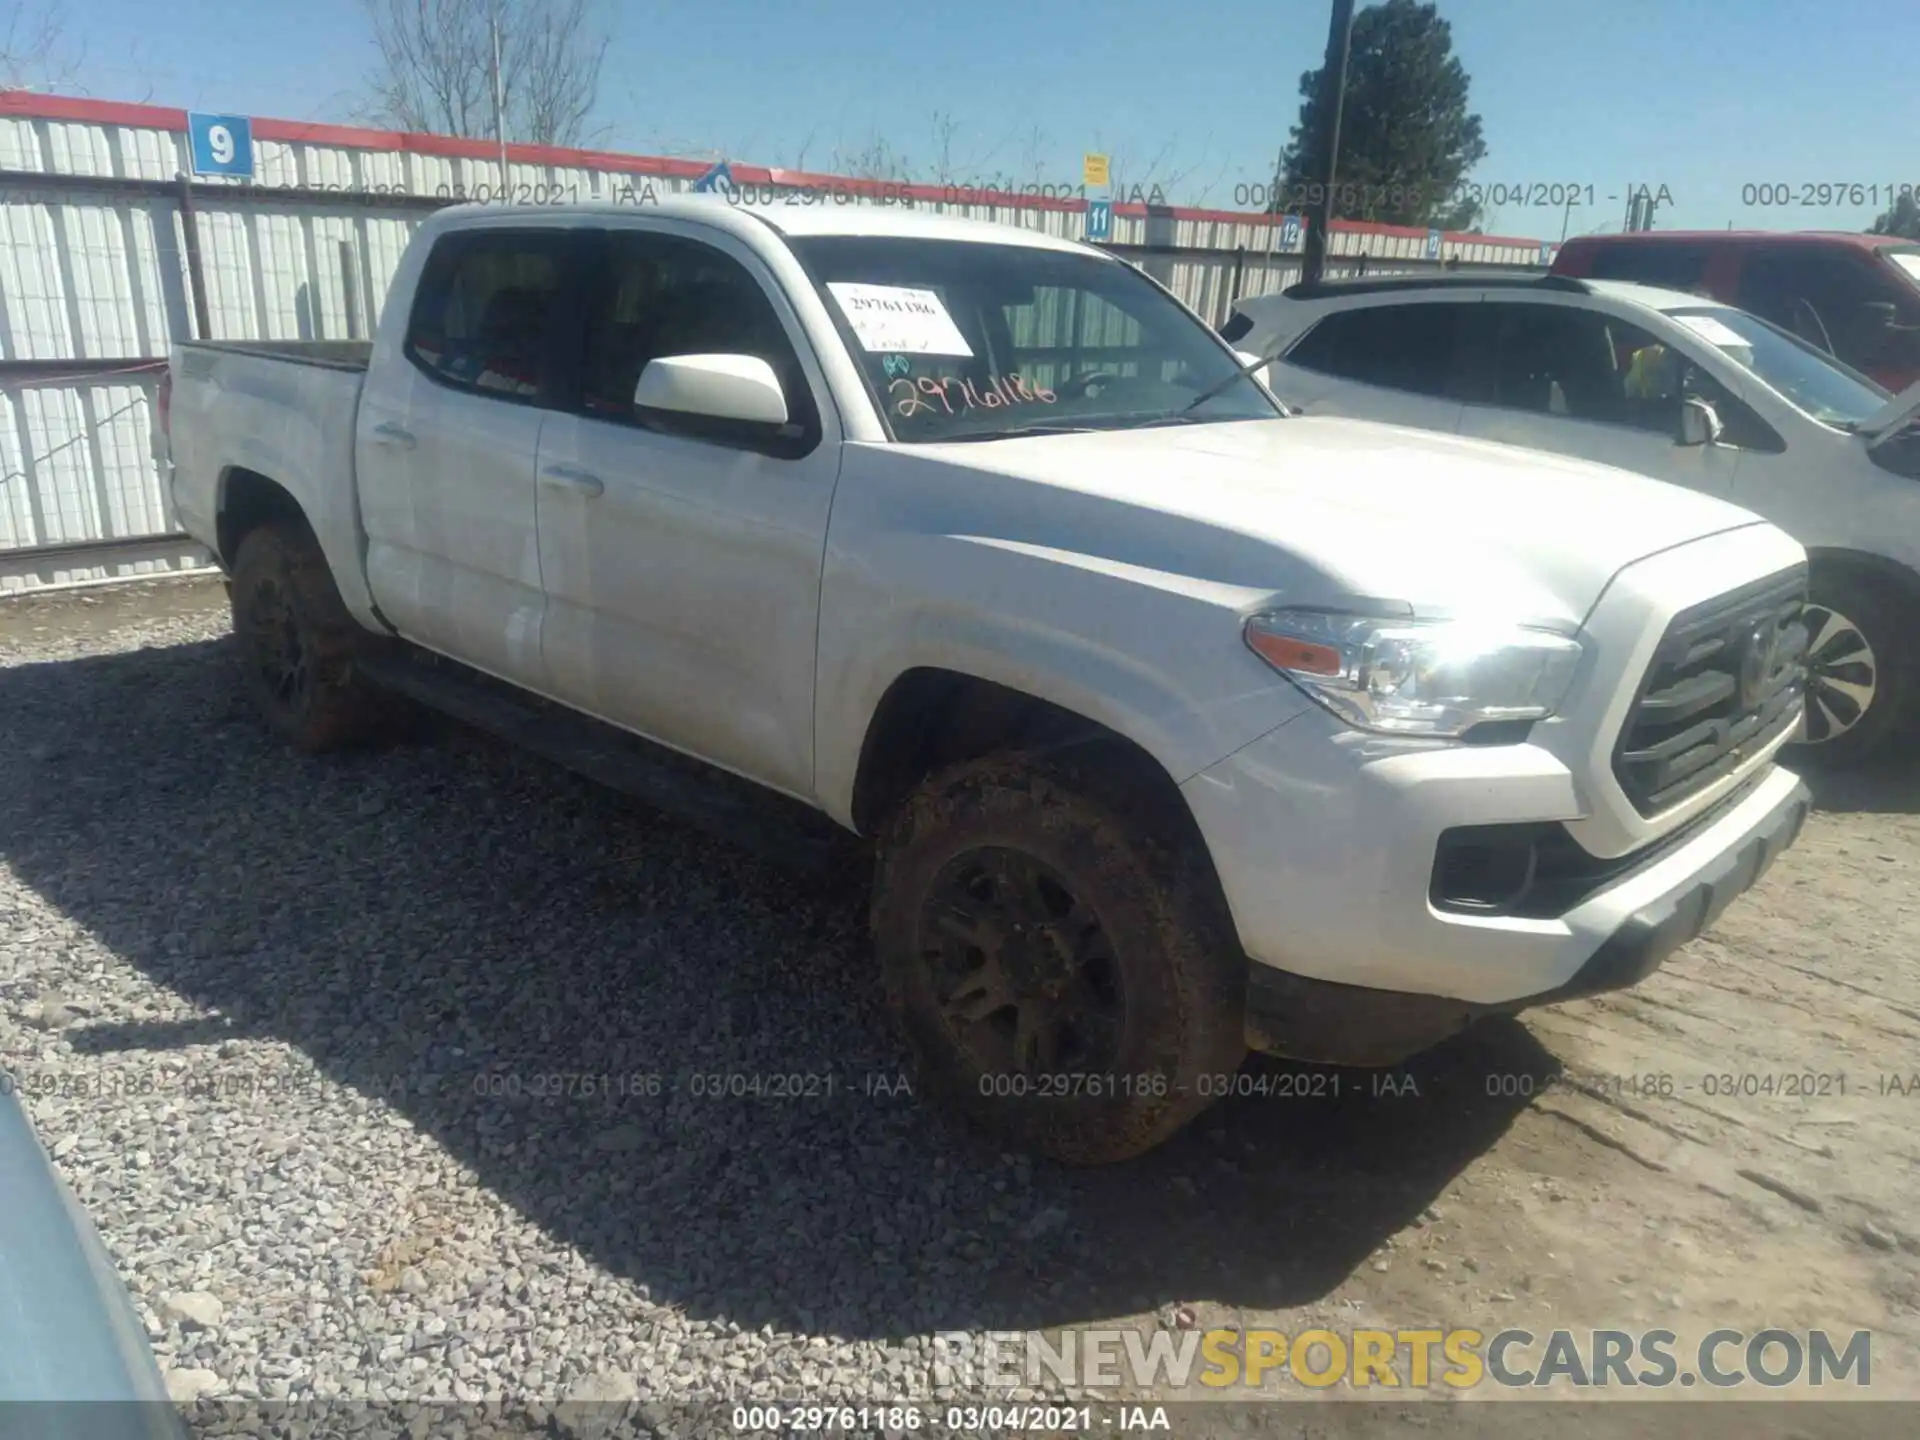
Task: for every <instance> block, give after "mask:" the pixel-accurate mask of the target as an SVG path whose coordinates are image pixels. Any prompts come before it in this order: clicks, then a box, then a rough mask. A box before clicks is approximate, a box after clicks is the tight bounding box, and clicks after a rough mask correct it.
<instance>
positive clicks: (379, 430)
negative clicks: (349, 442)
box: [372, 420, 413, 450]
mask: <svg viewBox="0 0 1920 1440" xmlns="http://www.w3.org/2000/svg"><path fill="white" fill-rule="evenodd" d="M372 434H373V443H374V444H376V445H391V446H394V447H395V448H396V449H400V450H411V449H412V448H413V432H412V431H411V430H409V429H407V428H406V427H405V426H404V425H396V424H394V423H393V422H392V421H391V420H383V421H381V423H380V424H378V425H376V426H374V427H373V431H372Z"/></svg>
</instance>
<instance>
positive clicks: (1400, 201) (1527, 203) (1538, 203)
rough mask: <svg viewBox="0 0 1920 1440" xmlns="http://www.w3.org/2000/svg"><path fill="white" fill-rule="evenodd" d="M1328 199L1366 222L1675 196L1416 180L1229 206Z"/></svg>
mask: <svg viewBox="0 0 1920 1440" xmlns="http://www.w3.org/2000/svg"><path fill="white" fill-rule="evenodd" d="M1329 194H1331V195H1332V197H1333V203H1334V206H1335V208H1336V209H1338V210H1341V211H1344V212H1349V213H1351V214H1352V216H1353V218H1356V219H1365V218H1367V216H1368V213H1369V212H1371V211H1374V210H1377V209H1396V208H1401V207H1414V208H1424V207H1427V206H1448V205H1459V204H1463V203H1466V202H1471V203H1473V204H1475V205H1480V206H1489V207H1493V208H1496V209H1497V208H1500V207H1502V206H1508V205H1518V206H1523V207H1542V208H1549V207H1550V208H1553V209H1565V208H1569V207H1578V206H1582V205H1598V204H1612V203H1614V202H1616V201H1620V200H1625V199H1629V198H1638V197H1645V198H1646V199H1649V200H1651V201H1653V203H1654V204H1655V205H1669V204H1672V203H1673V192H1672V191H1671V190H1669V189H1668V188H1667V187H1666V186H1665V185H1663V184H1656V183H1653V182H1649V181H1645V180H1635V181H1632V182H1629V183H1627V184H1620V183H1611V184H1601V183H1597V182H1594V181H1590V180H1511V181H1493V182H1483V181H1479V180H1458V181H1454V182H1453V183H1451V184H1447V185H1425V184H1422V183H1421V182H1419V181H1417V180H1413V181H1396V182H1392V183H1380V184H1374V183H1372V182H1362V181H1343V182H1335V184H1334V185H1333V186H1332V188H1331V190H1329V188H1328V187H1327V186H1326V185H1323V184H1320V183H1318V182H1313V183H1303V184H1297V185H1288V184H1284V183H1282V184H1275V183H1273V182H1271V181H1265V180H1256V181H1252V182H1249V183H1243V184H1239V185H1236V186H1234V187H1233V203H1234V204H1235V205H1236V206H1238V207H1240V208H1242V209H1254V210H1267V211H1274V212H1282V211H1284V212H1300V211H1306V210H1311V209H1313V208H1314V207H1316V206H1318V205H1320V204H1321V203H1322V202H1323V201H1324V200H1325V199H1326V198H1327V196H1328V195H1329Z"/></svg>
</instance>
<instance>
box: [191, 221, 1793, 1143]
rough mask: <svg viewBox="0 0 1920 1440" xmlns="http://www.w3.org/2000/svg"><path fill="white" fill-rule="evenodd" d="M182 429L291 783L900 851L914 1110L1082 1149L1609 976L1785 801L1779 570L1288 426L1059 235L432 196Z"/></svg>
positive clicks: (895, 897)
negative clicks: (457, 781) (376, 254)
mask: <svg viewBox="0 0 1920 1440" xmlns="http://www.w3.org/2000/svg"><path fill="white" fill-rule="evenodd" d="M159 409H160V413H161V421H160V424H161V431H162V435H163V443H164V448H165V450H166V452H167V454H168V456H169V459H170V464H171V466H172V471H171V475H172V478H171V486H172V494H173V499H174V504H175V507H176V509H177V512H178V514H179V515H180V517H181V519H182V520H183V522H184V523H185V525H186V528H187V529H188V530H189V531H190V532H191V533H192V534H193V535H194V536H195V537H196V538H198V539H199V540H201V541H202V542H204V543H205V544H206V545H208V546H209V547H211V548H212V550H213V552H214V553H215V554H216V555H217V556H218V557H219V561H220V564H221V565H222V566H223V567H224V568H225V570H226V572H227V574H228V576H229V579H230V583H231V591H232V603H233V618H234V630H235V633H236V637H237V643H238V645H239V647H240V651H241V654H242V655H243V657H244V661H245V673H246V675H247V677H248V683H249V684H250V687H251V690H252V695H253V699H254V700H255V702H256V703H257V704H258V706H259V708H260V710H261V711H262V713H263V714H264V716H265V718H266V720H267V721H268V722H269V723H270V724H271V725H272V726H273V727H274V728H275V729H276V730H277V731H279V732H280V733H281V734H282V735H284V736H285V737H286V739H287V740H288V741H290V742H291V743H292V744H294V745H295V746H298V747H300V748H302V749H304V750H309V751H315V750H324V749H328V748H330V747H334V746H339V745H344V744H348V743H351V742H356V741H361V740H364V739H367V738H369V737H370V736H371V735H373V734H375V733H377V731H378V728H379V726H380V724H381V722H382V718H383V716H384V715H385V714H386V710H385V708H384V706H383V703H382V702H383V699H384V698H385V697H387V696H389V695H390V694H391V693H392V692H394V691H399V692H401V693H403V694H406V695H409V696H412V697H414V698H415V699H418V700H423V701H426V702H427V703H429V704H431V705H435V706H439V707H441V708H443V709H445V710H448V711H451V712H452V713H454V714H456V715H459V716H462V717H464V718H466V719H468V720H471V721H473V722H475V723H477V724H480V725H482V726H485V727H488V728H491V729H493V730H495V731H497V732H499V733H501V734H503V735H506V736H509V737H510V738H512V739H515V740H517V741H519V742H521V743H525V744H528V745H531V746H534V747H535V748H538V749H541V750H543V751H545V752H546V753H548V754H550V755H552V756H554V757H555V758H558V759H560V760H562V761H564V762H565V763H568V764H571V765H574V766H576V767H578V768H579V769H581V770H582V771H584V772H586V773H588V774H592V775H596V776H598V777H600V778H603V779H605V780H608V781H609V782H611V783H613V784H616V785H619V786H622V787H624V788H626V789H628V790H630V791H633V792H635V793H637V794H640V795H643V796H646V797H648V798H649V799H651V800H653V801H655V802H657V803H659V804H661V805H663V806H666V807H668V808H671V809H677V810H680V811H682V812H684V813H690V814H693V815H695V816H696V817H697V818H702V819H705V820H707V821H709V822H710V823H714V824H716V825H717V826H719V827H720V828H722V829H724V830H727V831H729V832H730V833H733V834H736V835H744V836H746V837H747V838H748V839H750V840H751V839H755V838H758V839H763V840H768V839H770V837H775V836H780V837H788V839H791V840H792V842H793V844H792V845H791V846H789V845H787V843H786V840H783V841H782V847H783V848H787V849H794V848H795V847H799V848H798V849H797V850H796V852H795V853H799V854H801V855H802V856H803V857H804V856H807V855H816V856H817V855H818V854H820V853H823V852H821V851H819V850H818V849H807V848H805V847H806V846H812V845H813V843H814V841H815V839H816V838H817V837H816V836H815V835H814V833H813V831H811V830H809V829H808V823H809V822H811V823H814V824H816V825H817V826H818V828H819V829H821V830H825V831H830V832H831V833H832V834H834V835H836V836H839V837H841V838H842V839H844V840H846V841H847V843H848V844H849V845H851V846H853V848H854V849H855V850H864V849H866V848H869V847H870V849H871V852H872V855H873V865H874V884H873V891H872V927H873V934H874V940H875V944H876V948H877V951H878V960H879V970H880V973H881V976H882V977H883V978H884V983H885V988H886V992H887V995H888V997H889V1000H890V1004H891V1007H892V1009H893V1011H894V1013H895V1015H896V1017H897V1019H898V1022H899V1025H900V1028H901V1031H902V1034H903V1037H904V1042H905V1045H906V1047H907V1050H908V1051H909V1053H910V1055H911V1057H912V1059H913V1061H914V1063H915V1065H916V1066H917V1070H918V1074H919V1076H920V1078H921V1080H922V1082H923V1083H924V1084H925V1085H927V1086H928V1087H929V1088H930V1089H932V1090H933V1091H934V1092H936V1093H937V1094H939V1095H940V1096H942V1097H944V1098H946V1099H947V1100H949V1101H950V1102H952V1103H954V1104H956V1105H957V1106H958V1107H960V1108H961V1109H963V1110H965V1111H967V1112H969V1113H970V1114H971V1115H973V1116H974V1117H975V1118H976V1119H978V1120H980V1121H983V1122H984V1123H986V1124H988V1125H990V1126H992V1127H994V1128H996V1129H997V1130H998V1131H999V1132H1000V1133H1001V1134H1002V1135H1003V1136H1006V1137H1008V1138H1010V1139H1011V1140H1013V1141H1014V1142H1016V1143H1019V1144H1023V1145H1026V1146H1029V1147H1032V1148H1034V1149H1037V1150H1039V1151H1041V1152H1043V1153H1046V1154H1049V1155H1052V1156H1055V1157H1057V1158H1060V1159H1063V1160H1066V1161H1069V1162H1075V1163H1098V1162H1103V1161H1110V1160H1116V1159H1120V1158H1123V1157H1126V1156H1129V1155H1133V1154H1136V1153H1138V1152H1140V1151H1143V1150H1145V1149H1147V1148H1149V1147H1151V1146H1153V1145H1155V1144H1157V1143H1158V1142H1159V1141H1161V1140H1163V1139H1164V1138H1166V1137H1167V1136H1168V1135H1170V1134H1172V1133H1173V1132H1174V1131H1175V1130H1176V1129H1178V1128H1179V1127H1180V1126H1181V1125H1182V1124H1184V1123H1185V1122H1186V1121H1187V1120H1189V1119H1190V1118H1192V1117H1193V1116H1194V1115H1195V1114H1196V1113H1198V1112H1199V1111H1200V1110H1201V1109H1203V1108H1204V1107H1205V1106H1206V1105H1207V1104H1208V1103H1209V1101H1210V1100H1211V1099H1212V1098H1214V1097H1216V1096H1218V1095H1220V1094H1223V1093H1228V1092H1230V1091H1231V1090H1232V1089H1233V1084H1234V1082H1233V1076H1234V1074H1235V1072H1236V1071H1237V1070H1238V1068H1239V1066H1240V1065H1241V1063H1242V1061H1243V1060H1244V1059H1245V1056H1246V1052H1247V1049H1248V1047H1249V1045H1251V1046H1252V1047H1254V1048H1257V1049H1260V1050H1264V1051H1267V1052H1270V1053H1273V1054H1277V1055H1281V1056H1286V1057H1292V1058H1296V1059H1302V1060H1308V1061H1317V1062H1326V1063H1333V1064H1357V1065H1369V1066H1375V1065H1385V1064H1390V1063H1393V1062H1395V1061H1397V1060H1399V1059H1401V1058H1403V1057H1405V1056H1407V1055H1409V1054H1411V1053H1413V1052H1415V1051H1418V1050H1420V1049H1422V1048H1424V1047H1426V1046H1428V1045H1431V1044H1433V1043H1435V1042H1437V1041H1439V1040H1441V1039H1444V1038H1445V1037H1447V1036H1448V1035H1450V1034H1452V1033H1454V1032H1456V1031H1457V1030H1459V1029H1461V1028H1462V1027H1464V1026H1466V1025H1467V1024H1469V1023H1470V1022H1472V1021H1473V1020H1474V1019H1476V1018H1477V1017H1480V1016H1484V1015H1489V1014H1503V1013H1512V1012H1514V1011H1517V1010H1521V1009H1523V1008H1526V1007H1528V1006H1532V1005H1538V1004H1540V1003H1543V1002H1548V1001H1553V1000H1558V999H1563V998H1566V997H1570V996H1576V995H1582V994H1588V993H1592V992H1595V991H1601V990H1606V989H1611V988H1616V987H1620V986H1624V985H1629V984H1632V983H1634V982H1635V981H1637V980H1639V979H1640V978H1642V977H1643V976H1645V975H1646V974H1647V973H1648V972H1649V971H1651V970H1652V969H1653V968H1654V967H1655V966H1657V965H1659V964H1660V963H1661V961H1662V960H1663V959H1664V958H1665V957H1666V956H1667V955H1668V954H1669V953H1670V952H1671V951H1672V950H1673V949H1674V948H1675V947H1676V946H1677V945H1680V944H1682V943H1684V942H1685V941H1687V940H1689V939H1691V938H1692V937H1693V936H1695V935H1697V934H1699V933H1700V931H1701V930H1702V929H1703V927H1705V926H1706V925H1708V924H1710V923H1711V922H1712V921H1713V920H1714V918H1715V917H1716V916H1718V914H1719V913H1720V911H1721V910H1722V908H1723V907H1724V906H1725V905H1726V904H1727V903H1728V902H1729V901H1730V900H1731V899H1732V898H1733V897H1734V896H1735V895H1736V894H1738V893H1739V892H1740V891H1742V890H1743V889H1745V888H1747V887H1748V886H1750V885H1751V884H1752V883H1753V882H1754V881H1755V879H1756V878H1757V877H1758V876H1759V874H1760V873H1761V871H1762V870H1764V869H1765V868H1766V866H1767V865H1768V864H1769V863H1770V862H1771V861H1772V860H1773V858H1774V857H1775V856H1776V855H1777V854H1778V853H1779V852H1780V851H1781V850H1782V849H1784V848H1785V847H1786V846H1787V845H1788V844H1790V843H1791V842H1792V840H1793V838H1794V836H1795V834H1796V833H1797V832H1798V830H1799V827H1800V824H1801V822H1802V820H1803V818H1804V817H1805V814H1806V812H1807V808H1808V799H1807V792H1806V790H1805V788H1804V787H1803V786H1802V784H1801V782H1800V781H1799V780H1798V779H1797V778H1796V777H1795V776H1794V775H1792V774H1791V773H1789V772H1787V771H1785V770H1782V769H1780V768H1778V767H1777V766H1776V765H1775V763H1774V757H1775V752H1776V751H1777V750H1778V749H1779V748H1780V746H1782V745H1783V744H1785V743H1786V742H1787V741H1788V740H1789V739H1790V738H1791V736H1792V735H1793V733H1794V731H1795V728H1796V726H1797V725H1798V723H1799V720H1800V714H1801V707H1802V687H1803V683H1804V663H1803V662H1804V651H1805V632H1804V629H1803V627H1802V625H1801V620H1800V610H1801V605H1802V602H1803V597H1804V593H1805V586H1806V556H1805V553H1804V552H1803V551H1802V549H1801V547H1800V546H1799V545H1798V544H1796V543H1795V542H1794V541H1793V540H1792V539H1790V538H1789V537H1788V536H1787V535H1785V534H1784V533H1782V532H1781V531H1780V530H1778V529H1776V528H1774V527H1773V526H1771V525H1769V524H1766V523H1764V522H1763V521H1760V520H1759V519H1757V518H1756V517H1755V516H1753V515H1751V514H1749V513H1748V512H1746V511H1744V510H1739V509H1736V508H1734V507H1733V506H1731V505H1727V504H1725V503H1722V502H1720V501H1718V500H1714V499H1711V498H1708V497H1706V496H1702V495H1697V494H1690V493H1688V492H1686V491H1683V490H1679V489H1676V488H1672V487H1669V486H1666V485H1663V484H1660V483H1657V482H1654V481H1650V480H1645V479H1641V478H1638V477H1635V476H1632V475H1629V474H1627V473H1625V472H1623V471H1617V470H1614V469H1610V468H1607V467H1602V466H1598V465H1591V464H1585V463H1580V462H1577V461H1572V460H1567V459H1559V458H1554V457H1550V456H1547V455H1535V454H1531V453H1528V452H1524V451H1519V450H1514V449H1509V448H1505V447H1497V446H1493V445H1488V444H1482V443H1477V442H1473V441H1465V440H1458V439H1454V438H1451V437H1440V436H1435V435H1430V434H1424V433H1420V432H1417V431H1413V430H1406V429H1399V428H1391V427H1386V426H1381V425H1374V424H1367V423H1362V422H1357V421H1348V420H1334V419H1305V418H1296V417H1291V416H1288V415H1287V414H1286V413H1285V412H1284V410H1283V409H1282V408H1281V407H1280V406H1279V405H1278V404H1277V403H1276V402H1275V401H1274V399H1273V398H1272V396H1271V395H1270V394H1269V393H1268V392H1267V391H1266V390H1264V389H1263V388H1262V387H1261V386H1260V385H1259V384H1257V383H1256V382H1255V381H1253V380H1252V379H1250V378H1248V377H1247V376H1246V375H1245V374H1244V373H1242V372H1241V371H1240V369H1239V360H1238V358H1237V357H1236V356H1235V354H1234V353H1233V352H1232V351H1231V350H1230V349H1228V348H1227V346H1226V345H1225V343H1224V342H1222V341H1221V340H1219V339H1218V338H1217V337H1216V336H1215V335H1214V334H1213V333H1212V332H1211V331H1210V330H1209V328H1208V327H1207V326H1206V325H1205V324H1204V323H1203V322H1202V321H1201V320H1200V319H1199V318H1198V317H1197V316H1195V315H1194V314H1193V313H1192V312H1191V311H1189V310H1187V309H1186V308H1185V307H1184V306H1182V305H1181V304H1180V303H1179V302H1178V301H1176V300H1175V299H1174V298H1173V297H1172V296H1171V295H1169V294H1168V293H1167V292H1166V291H1165V290H1164V289H1162V288H1161V287H1160V286H1158V285H1157V284H1155V283H1154V282H1153V281H1152V280H1151V279H1149V278H1147V277H1146V276H1144V275H1143V274H1141V273H1140V272H1139V271H1138V270H1137V269H1135V268H1134V267H1132V266H1129V265H1127V264H1125V263H1123V262H1122V261H1120V260H1118V259H1115V258H1113V257H1112V256H1110V255H1108V254H1105V253H1103V252H1101V251H1099V250H1095V249H1091V248H1088V247H1086V246H1082V245H1077V244H1072V243H1069V242H1067V241H1063V240H1057V239H1053V238H1050V237H1047V236H1044V235H1040V234H1036V233H1033V232H1030V231H1024V230H1012V229H1004V228H999V227H993V226H985V225H978V224H972V223H967V222H961V221H955V220H947V219H941V218H936V217H932V216H925V215H915V214H908V213H903V212H900V211H896V210H892V209H877V208H837V207H817V206H789V207H774V208H759V209H756V208H748V207H735V206H733V205H730V204H729V203H727V202H726V201H724V200H719V199H707V198H693V199H687V200H683V201H675V202H669V203H666V204H662V205H660V206H658V207H647V208H645V209H641V210H636V209H634V208H632V207H626V208H612V207H609V208H580V209H562V210H555V209H550V208H539V209H510V208H484V209H483V208H476V207H461V208H457V209H451V210H447V211H444V212H440V213H438V214H436V215H435V216H434V217H433V218H432V219H431V220H429V221H428V222H426V223H425V224H424V225H423V226H422V227H421V228H420V230H419V232H418V234H417V235H416V237H415V238H414V241H413V243H412V246H411V248H410V249H409V250H408V251H407V253H406V255H405V257H404V259H403V260H402V262H401V264H400V267H399V271H398V273H397V275H396V276H395V279H394V282H393V286H392V291H391V294H390V296H389V298H388V301H387V304H386V308H385V313H384V316H383V318H382V320H381V322H380V326H379V331H378V334H377V336H376V338H375V339H374V341H373V342H372V343H371V345H370V346H368V345H358V346H356V345H351V344H339V343H333V344H326V343H314V344H307V345H297V344H289V345H274V344H267V345H248V344H211V343H188V344H182V345H180V346H179V347H178V349H177V350H176V352H175V355H174V357H173V361H172V366H171V371H170V375H169V379H168V382H167V387H166V391H165V394H164V395H163V402H162V404H161V406H160V407H159ZM762 802H764V803H762ZM853 837H858V839H859V840H860V841H864V842H868V845H865V846H863V845H860V844H858V843H856V841H855V840H854V838H853Z"/></svg>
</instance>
